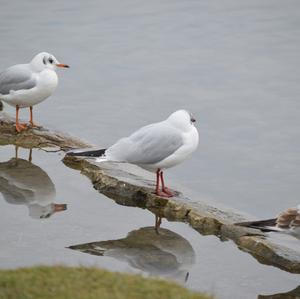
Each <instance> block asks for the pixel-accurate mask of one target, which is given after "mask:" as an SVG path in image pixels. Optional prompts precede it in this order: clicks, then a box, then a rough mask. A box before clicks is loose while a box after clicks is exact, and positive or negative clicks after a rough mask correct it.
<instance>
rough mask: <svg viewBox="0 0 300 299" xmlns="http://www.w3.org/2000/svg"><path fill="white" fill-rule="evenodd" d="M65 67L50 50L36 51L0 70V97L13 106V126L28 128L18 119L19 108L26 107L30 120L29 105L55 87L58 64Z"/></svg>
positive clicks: (31, 118) (32, 104)
mask: <svg viewBox="0 0 300 299" xmlns="http://www.w3.org/2000/svg"><path fill="white" fill-rule="evenodd" d="M58 67H59V68H68V67H69V66H68V65H66V64H62V63H60V62H58V60H57V59H56V58H55V57H54V56H53V55H52V54H49V53H46V52H42V53H39V54H37V55H36V56H35V57H34V58H33V59H32V60H31V62H30V63H28V64H17V65H14V66H11V67H9V68H7V69H6V70H4V71H3V72H1V73H0V100H2V101H3V102H5V103H7V104H9V105H11V106H13V107H16V130H17V131H18V132H21V131H22V130H25V129H26V128H27V125H26V124H21V123H20V122H19V109H20V108H29V109H30V119H29V123H30V125H31V126H32V127H36V125H35V124H34V122H33V114H32V109H33V106H34V105H36V104H39V103H41V102H42V101H44V100H45V99H47V98H48V97H49V96H51V95H52V93H53V92H54V91H55V89H56V87H57V84H58V77H57V74H56V69H57V68H58Z"/></svg>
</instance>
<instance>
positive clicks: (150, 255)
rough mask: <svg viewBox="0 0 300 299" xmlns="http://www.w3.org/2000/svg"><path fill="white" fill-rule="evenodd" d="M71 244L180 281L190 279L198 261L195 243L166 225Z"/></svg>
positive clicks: (73, 247) (85, 250) (77, 248)
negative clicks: (193, 246) (194, 248)
mask: <svg viewBox="0 0 300 299" xmlns="http://www.w3.org/2000/svg"><path fill="white" fill-rule="evenodd" d="M69 248H70V249H73V250H78V251H81V252H84V253H89V254H92V255H98V256H109V257H113V258H115V259H117V260H120V261H126V262H127V263H128V264H129V265H130V266H132V267H133V268H136V269H139V270H142V271H144V272H146V273H148V274H150V275H155V276H167V277H170V278H173V279H176V280H178V281H186V280H187V278H188V276H189V269H190V268H191V266H192V265H193V264H194V262H195V252H194V250H193V248H192V246H191V244H190V243H189V242H188V241H187V240H186V239H184V238H183V237H182V236H180V235H178V234H177V233H175V232H172V231H170V230H168V229H165V228H160V229H159V233H157V230H156V229H155V227H143V228H140V229H138V230H134V231H131V232H130V233H129V234H128V235H127V236H126V238H123V239H117V240H109V241H98V242H92V243H85V244H79V245H74V246H70V247H69Z"/></svg>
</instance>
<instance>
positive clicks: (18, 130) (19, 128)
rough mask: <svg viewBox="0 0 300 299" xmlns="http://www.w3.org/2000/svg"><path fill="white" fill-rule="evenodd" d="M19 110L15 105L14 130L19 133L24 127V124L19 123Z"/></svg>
mask: <svg viewBox="0 0 300 299" xmlns="http://www.w3.org/2000/svg"><path fill="white" fill-rule="evenodd" d="M19 110H20V107H19V106H18V105H17V106H16V130H17V132H19V133H20V132H21V131H23V130H25V129H26V125H24V124H20V123H19Z"/></svg>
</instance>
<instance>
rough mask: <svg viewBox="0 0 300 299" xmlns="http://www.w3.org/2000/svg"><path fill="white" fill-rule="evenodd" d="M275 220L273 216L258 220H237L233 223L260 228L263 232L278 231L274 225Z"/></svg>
mask: <svg viewBox="0 0 300 299" xmlns="http://www.w3.org/2000/svg"><path fill="white" fill-rule="evenodd" d="M276 220H277V219H276V218H273V219H267V220H259V221H249V222H239V223H235V225H239V226H246V227H251V228H256V229H260V230H261V231H263V232H272V231H278V228H277V227H276Z"/></svg>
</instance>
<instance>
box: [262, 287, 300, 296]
mask: <svg viewBox="0 0 300 299" xmlns="http://www.w3.org/2000/svg"><path fill="white" fill-rule="evenodd" d="M257 299H300V286H298V287H297V288H296V289H294V290H292V291H290V292H287V293H280V294H274V295H258V297H257Z"/></svg>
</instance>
